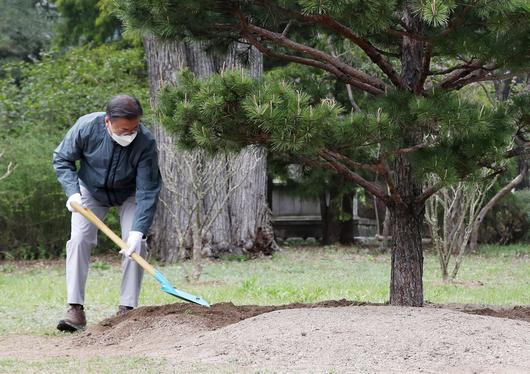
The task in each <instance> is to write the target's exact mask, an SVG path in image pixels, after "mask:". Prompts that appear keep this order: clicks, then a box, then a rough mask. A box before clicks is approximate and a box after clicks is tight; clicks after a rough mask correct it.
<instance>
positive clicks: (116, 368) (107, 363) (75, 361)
mask: <svg viewBox="0 0 530 374" xmlns="http://www.w3.org/2000/svg"><path fill="white" fill-rule="evenodd" d="M168 367H169V365H168V363H167V360H164V359H156V360H155V359H152V358H145V357H130V356H123V357H104V358H103V357H90V358H75V357H54V358H51V359H44V360H43V359H36V360H30V361H28V360H20V359H3V360H0V372H2V373H12V374H15V373H53V374H58V373H98V374H105V373H108V374H113V373H117V372H119V373H124V372H129V373H130V372H134V373H152V374H157V373H161V372H169V371H168Z"/></svg>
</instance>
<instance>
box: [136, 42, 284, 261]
mask: <svg viewBox="0 0 530 374" xmlns="http://www.w3.org/2000/svg"><path fill="white" fill-rule="evenodd" d="M144 47H145V51H146V56H147V66H148V74H149V85H150V96H151V104H152V105H153V106H154V105H156V97H157V93H158V91H159V89H160V88H161V86H162V85H163V84H165V83H176V76H177V74H178V71H179V70H182V69H183V68H185V67H187V68H190V70H191V71H192V72H193V73H194V74H195V75H196V76H198V77H200V78H202V77H207V76H210V75H212V74H215V73H218V72H220V71H222V70H225V69H232V68H243V65H242V64H241V63H240V60H239V57H238V55H239V54H240V52H241V51H242V49H243V48H247V46H244V45H242V44H235V45H234V46H232V48H231V49H230V50H229V52H228V53H227V55H226V56H217V55H213V54H210V53H207V52H206V50H205V45H204V44H203V43H201V42H192V43H185V42H160V41H158V40H156V39H155V38H145V39H144ZM262 65H263V63H262V57H261V54H260V53H259V52H257V51H256V50H254V49H253V50H251V52H250V60H249V72H250V74H251V75H252V76H254V77H258V76H260V75H261V73H262V69H263V68H262ZM154 135H155V137H156V139H157V143H158V146H159V159H160V164H161V165H164V167H163V168H161V169H163V172H162V174H163V175H162V177H163V179H164V180H166V179H168V178H164V173H170V174H171V179H172V180H174V181H176V183H177V185H178V186H177V188H180V187H181V186H184V185H185V183H179V182H178V181H179V180H180V181H182V180H183V179H182V178H193V177H192V175H176V173H175V170H176V168H175V165H178V163H179V159H180V158H181V157H184V156H183V153H182V152H179V151H178V150H177V149H176V146H175V140H174V139H172V137H171V136H170V135H169V134H167V133H166V131H164V129H163V128H162V127H161V126H159V125H157V124H155V125H154ZM226 157H229V158H230V162H235V163H243V164H244V165H245V166H249V167H250V165H255V167H254V168H252V170H250V169H249V170H247V171H245V173H242V175H243V176H244V178H246V180H245V181H243V182H242V184H241V185H240V186H239V187H238V188H237V189H236V191H235V192H234V193H233V195H231V196H229V198H228V202H227V204H225V206H224V207H223V208H222V210H221V212H220V213H219V215H218V216H217V218H216V219H215V221H214V222H213V224H212V226H211V235H210V238H209V239H210V243H209V246H210V249H211V253H212V255H214V256H215V255H218V254H219V253H221V252H227V251H228V252H234V253H243V252H248V251H251V252H252V251H253V250H255V249H256V248H259V250H260V251H269V252H271V251H272V250H273V249H274V248H272V249H271V247H275V242H274V240H273V239H272V238H269V236H271V235H272V230H271V229H270V225H271V223H270V215H269V214H268V213H267V209H268V208H267V202H266V198H267V192H266V189H267V183H266V164H267V159H266V151H265V150H264V149H255V147H247V148H245V149H243V150H242V151H241V152H240V153H239V154H237V155H229V156H226ZM256 160H259V161H258V162H257V163H256ZM238 178H241V176H237V175H236V176H235V177H233V178H232V179H230V180H229V181H228V182H224V183H227V186H226V188H223V190H224V191H228V190H229V189H230V185H237V184H238V183H241V181H239V180H238ZM180 192H181V193H183V194H185V195H186V196H189V198H190V199H193V194H192V193H191V191H182V190H181V191H180ZM160 199H161V200H163V202H164V203H163V204H159V206H158V209H157V214H156V217H155V221H154V224H153V229H152V233H153V235H152V238H151V242H150V244H151V248H153V250H152V252H153V254H154V255H156V256H157V257H158V258H160V259H162V260H163V261H166V262H170V263H171V262H174V261H176V260H178V259H180V258H183V257H185V256H187V255H188V254H189V253H188V252H191V249H192V248H191V246H192V245H193V243H189V242H190V241H191V242H193V241H194V240H193V239H192V238H193V235H187V234H184V236H183V237H184V238H188V240H185V242H184V243H182V242H181V241H182V238H181V239H180V240H179V235H178V234H177V233H178V232H179V230H180V231H182V230H183V228H185V227H188V226H189V222H188V220H189V217H187V215H186V214H185V212H183V210H182V209H179V207H178V206H177V204H176V202H175V201H174V199H172V195H171V193H170V192H169V191H168V189H167V188H165V187H164V185H163V187H162V191H161V194H160ZM223 200H224V199H223V198H221V199H213V198H211V197H208V196H206V197H205V198H204V207H205V208H204V209H205V210H207V209H208V207H209V205H208V204H210V203H211V201H217V202H218V201H223ZM264 233H266V235H265V237H264ZM196 240H198V239H197V238H195V241H196ZM179 248H184V251H182V250H181V251H179Z"/></svg>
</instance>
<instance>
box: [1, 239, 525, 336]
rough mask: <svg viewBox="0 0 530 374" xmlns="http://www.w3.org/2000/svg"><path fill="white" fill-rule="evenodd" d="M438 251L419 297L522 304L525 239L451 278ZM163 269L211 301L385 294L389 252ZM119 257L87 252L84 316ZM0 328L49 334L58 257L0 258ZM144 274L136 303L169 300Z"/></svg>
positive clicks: (476, 258)
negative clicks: (189, 277)
mask: <svg viewBox="0 0 530 374" xmlns="http://www.w3.org/2000/svg"><path fill="white" fill-rule="evenodd" d="M438 266H439V265H438V259H437V257H436V255H435V254H434V253H429V252H428V251H427V252H426V255H425V270H424V285H425V300H426V301H429V302H433V303H476V304H503V305H526V304H529V300H530V286H529V285H530V247H529V246H522V245H514V246H503V247H499V246H484V247H482V248H481V250H480V252H479V253H476V254H471V255H469V256H468V257H466V259H465V260H464V263H463V265H462V268H461V270H460V273H459V275H458V278H457V282H454V283H450V284H445V283H443V282H442V281H441V278H440V270H439V267H438ZM161 270H162V272H163V273H164V274H165V275H166V276H167V277H168V279H170V280H171V281H172V283H173V284H174V286H175V287H176V288H179V289H182V290H185V291H187V292H190V293H194V294H198V295H201V296H202V297H203V298H205V299H206V300H208V301H209V302H210V303H212V304H213V303H219V302H233V303H234V304H261V305H267V304H284V303H292V302H304V303H311V302H316V301H322V300H330V299H348V300H357V301H368V302H379V303H381V302H386V301H387V300H388V286H389V274H390V256H389V255H388V254H374V253H373V251H371V250H368V249H363V248H357V247H333V246H330V247H287V248H285V249H284V250H283V251H282V252H279V253H276V254H275V255H274V256H272V257H263V258H258V259H253V260H245V259H243V258H241V257H234V258H227V259H222V260H214V261H209V262H208V263H207V265H206V266H205V268H204V272H203V275H202V277H201V280H200V281H198V282H192V283H188V282H186V281H185V279H184V272H183V269H182V267H181V266H180V265H179V264H176V265H170V266H163V267H161ZM120 278H121V274H120V267H119V262H118V261H116V259H114V258H113V257H108V256H107V257H98V258H93V262H92V267H91V270H90V273H89V278H88V284H87V295H86V312H87V317H88V319H89V324H93V323H96V322H98V321H100V320H102V319H103V318H105V317H108V316H110V315H112V314H113V313H115V312H116V309H117V302H118V292H119V285H120ZM0 300H1V303H0V315H1V316H2V318H1V319H0V335H4V334H7V333H17V334H32V335H56V334H58V332H56V330H55V325H56V322H57V320H58V319H59V318H61V317H62V315H63V313H64V312H65V310H66V305H65V278H64V264H63V262H62V261H51V262H50V261H49V262H34V263H20V262H4V263H3V264H1V265H0ZM176 301H177V299H174V298H172V297H171V296H169V295H167V294H166V293H164V292H161V291H159V287H158V283H157V282H156V281H155V280H153V279H152V278H151V277H150V276H146V278H145V280H144V283H143V289H142V294H141V301H140V302H141V305H159V304H167V303H173V302H176Z"/></svg>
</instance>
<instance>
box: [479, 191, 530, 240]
mask: <svg viewBox="0 0 530 374" xmlns="http://www.w3.org/2000/svg"><path fill="white" fill-rule="evenodd" d="M529 203H530V195H529V192H528V191H521V192H516V193H512V194H509V195H507V196H506V197H504V198H503V199H502V200H501V201H499V202H498V203H497V205H496V206H495V207H494V208H493V209H491V210H490V211H489V212H488V214H487V215H486V217H485V218H484V222H483V223H482V225H481V227H480V233H479V241H480V242H481V243H495V244H509V243H516V242H520V241H523V240H525V239H527V237H528V229H529V228H530V216H529V211H528V207H529V205H530V204H529Z"/></svg>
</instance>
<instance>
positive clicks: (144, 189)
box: [131, 140, 161, 235]
mask: <svg viewBox="0 0 530 374" xmlns="http://www.w3.org/2000/svg"><path fill="white" fill-rule="evenodd" d="M160 187H161V177H160V171H159V170H158V153H157V151H156V143H155V141H154V140H153V142H152V144H151V147H150V148H149V150H147V151H146V152H145V154H144V155H143V156H142V159H141V160H140V162H139V163H138V167H137V169H136V211H135V215H134V222H133V226H132V229H131V231H139V232H141V233H142V234H144V235H147V232H148V231H149V227H151V224H152V223H153V218H154V216H155V211H156V204H157V202H158V195H159V193H160Z"/></svg>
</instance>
